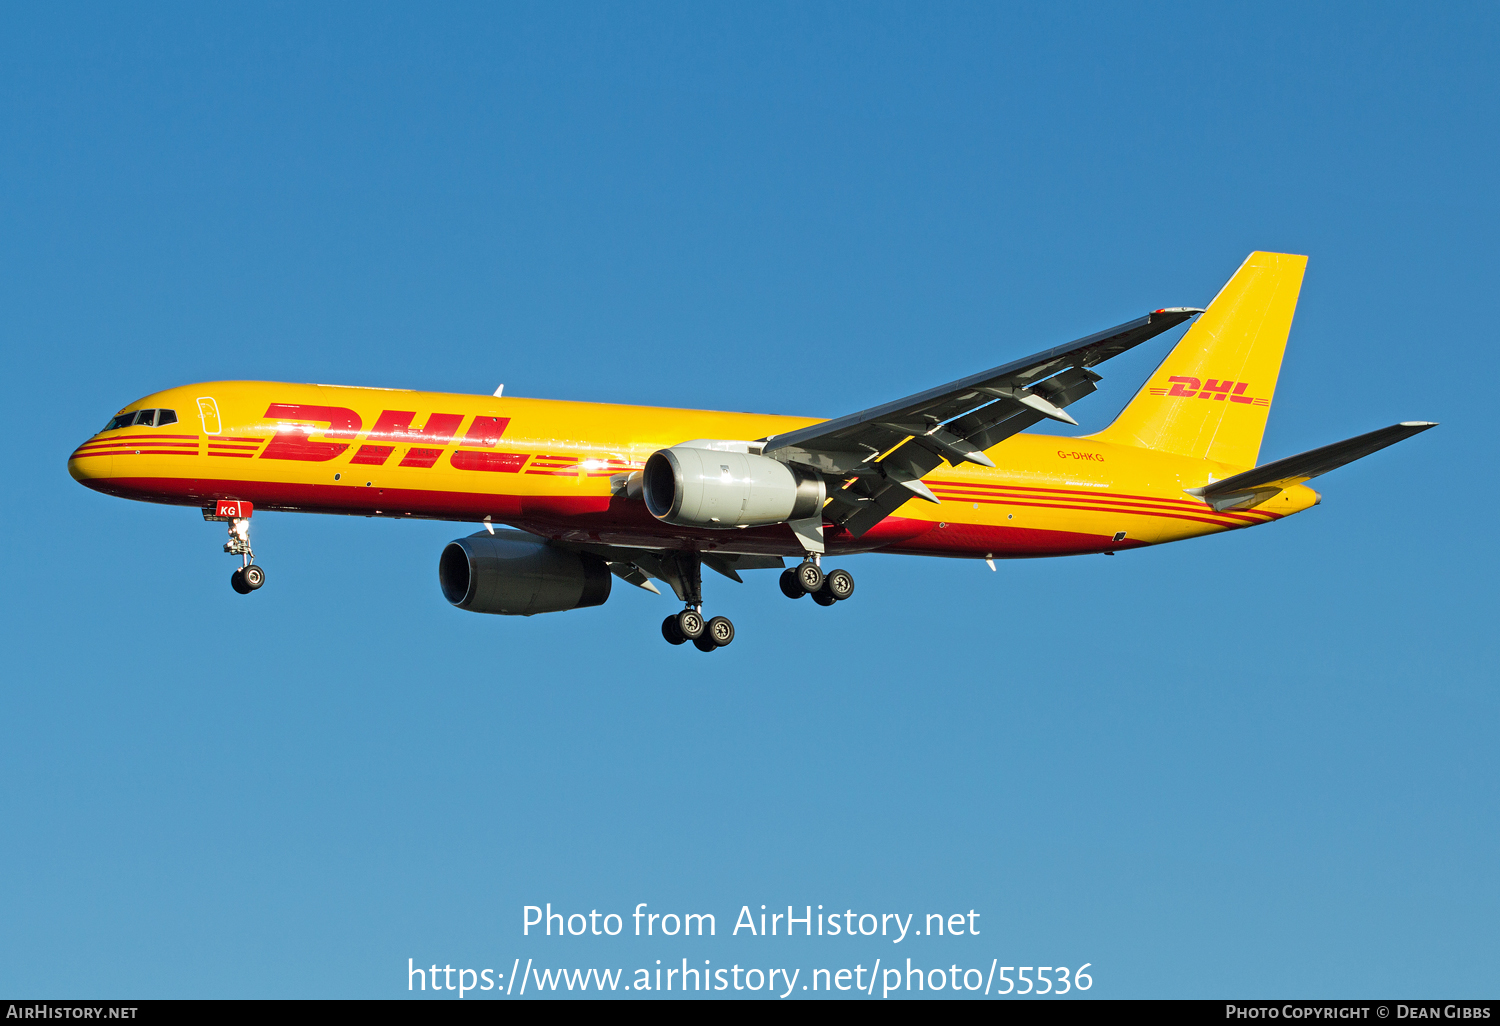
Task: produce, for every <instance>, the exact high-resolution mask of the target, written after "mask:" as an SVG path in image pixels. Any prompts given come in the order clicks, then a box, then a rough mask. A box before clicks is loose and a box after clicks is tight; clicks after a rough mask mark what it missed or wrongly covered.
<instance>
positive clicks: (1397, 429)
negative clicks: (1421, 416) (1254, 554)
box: [1183, 420, 1437, 510]
mask: <svg viewBox="0 0 1500 1026" xmlns="http://www.w3.org/2000/svg"><path fill="white" fill-rule="evenodd" d="M1434 427H1437V424H1435V423H1432V422H1430V421H1423V420H1408V421H1403V422H1401V423H1400V424H1392V425H1391V426H1390V427H1385V428H1381V429H1380V430H1379V431H1371V432H1370V433H1368V434H1364V435H1358V436H1356V437H1354V438H1347V439H1345V440H1344V441H1342V442H1334V443H1333V444H1332V445H1325V446H1322V447H1320V448H1317V449H1309V450H1308V451H1307V452H1303V453H1298V454H1297V455H1296V456H1288V457H1286V458H1285V459H1280V460H1274V461H1272V462H1270V463H1267V464H1266V465H1265V466H1261V467H1256V468H1255V469H1254V470H1247V471H1245V472H1244V473H1243V474H1235V475H1234V476H1233V477H1226V478H1225V479H1224V480H1222V481H1214V482H1212V483H1210V484H1206V485H1204V486H1203V487H1202V488H1185V489H1183V491H1185V492H1187V493H1188V494H1189V495H1193V496H1196V497H1197V498H1200V499H1202V500H1203V501H1204V502H1206V503H1208V504H1209V505H1210V506H1212V507H1213V508H1214V509H1217V510H1225V509H1243V508H1248V507H1251V506H1256V505H1259V504H1260V503H1262V502H1264V501H1265V500H1266V499H1268V498H1270V497H1271V496H1272V495H1275V494H1276V493H1277V492H1279V491H1281V490H1282V489H1283V488H1290V487H1292V486H1293V485H1299V484H1301V483H1302V482H1303V481H1309V480H1311V479H1312V478H1315V477H1317V476H1319V475H1320V474H1326V473H1328V472H1329V471H1330V470H1337V469H1338V468H1339V467H1342V466H1343V465H1344V464H1345V463H1353V462H1354V461H1355V460H1357V459H1359V458H1360V457H1362V456H1368V455H1370V453H1372V452H1378V451H1380V450H1381V449H1384V448H1385V447H1386V446H1388V445H1395V444H1396V443H1397V442H1399V441H1401V440H1402V439H1405V438H1410V437H1411V436H1412V435H1417V434H1421V433H1422V432H1423V431H1426V430H1427V429H1428V428H1434Z"/></svg>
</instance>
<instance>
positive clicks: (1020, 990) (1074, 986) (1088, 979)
mask: <svg viewBox="0 0 1500 1026" xmlns="http://www.w3.org/2000/svg"><path fill="white" fill-rule="evenodd" d="M1093 964H1094V963H1092V962H1085V963H1083V965H1081V966H1079V967H1078V971H1077V972H1076V973H1073V974H1072V979H1071V980H1070V979H1069V978H1068V975H1069V970H1068V968H1067V966H1061V965H1060V966H1055V967H1054V966H1050V965H1039V966H1029V965H1023V966H1021V967H1020V968H1019V969H1018V968H1016V967H1015V966H1013V965H1002V966H1001V967H1000V982H1001V983H1004V984H1005V989H1004V990H1000V989H998V988H997V989H996V990H995V993H996V994H1017V995H1020V994H1033V993H1035V994H1066V993H1067V992H1068V991H1070V990H1088V989H1089V988H1090V987H1092V986H1093V985H1094V978H1093V977H1092V976H1090V975H1089V974H1088V973H1086V972H1084V970H1085V969H1087V968H1088V967H1089V966H1091V965H1093ZM1012 972H1014V973H1015V974H1016V975H1015V978H1014V979H1012V978H1011V977H1010V976H1008V975H1006V974H1007V973H1012ZM1031 972H1035V973H1036V976H1035V977H1032V976H1028V975H1027V974H1028V973H1031ZM1048 973H1052V974H1054V975H1053V976H1048V975H1047V974H1048Z"/></svg>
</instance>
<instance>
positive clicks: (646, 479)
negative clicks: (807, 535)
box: [641, 442, 828, 528]
mask: <svg viewBox="0 0 1500 1026" xmlns="http://www.w3.org/2000/svg"><path fill="white" fill-rule="evenodd" d="M706 444H715V443H706ZM717 444H735V443H717ZM738 444H739V445H744V444H745V443H743V442H741V443H738ZM641 478H642V480H641V486H642V492H643V493H644V497H645V500H646V508H647V509H648V510H650V511H651V515H652V516H653V517H655V518H656V519H658V520H660V521H662V522H663V523H667V524H673V525H675V526H678V527H707V528H721V527H723V528H728V527H761V526H765V525H767V524H782V523H785V522H786V521H788V520H802V519H804V518H807V517H813V516H817V515H818V514H819V513H820V512H821V511H822V509H823V502H824V500H826V499H827V497H828V496H827V493H826V491H825V490H824V486H823V480H822V478H820V477H818V476H817V475H816V474H813V473H811V472H808V471H803V470H800V469H798V468H796V467H789V466H787V465H786V464H785V463H779V462H777V461H776V460H773V459H771V458H769V457H767V456H756V455H754V454H752V453H748V452H734V451H728V450H725V449H718V448H706V447H701V448H700V447H698V446H696V445H691V444H688V445H674V446H672V447H671V448H670V449H658V450H657V451H656V452H654V453H652V454H651V456H650V458H649V459H647V460H646V466H645V469H644V470H643V471H642V474H641Z"/></svg>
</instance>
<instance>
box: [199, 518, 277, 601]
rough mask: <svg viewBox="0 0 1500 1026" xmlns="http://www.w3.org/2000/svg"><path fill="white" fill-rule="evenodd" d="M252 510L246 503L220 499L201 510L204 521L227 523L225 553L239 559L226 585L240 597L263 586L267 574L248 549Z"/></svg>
mask: <svg viewBox="0 0 1500 1026" xmlns="http://www.w3.org/2000/svg"><path fill="white" fill-rule="evenodd" d="M254 512H255V507H254V506H253V505H251V504H250V503H248V502H235V501H232V500H228V499H220V500H219V501H218V502H217V503H216V504H215V505H214V506H212V507H209V508H205V509H204V510H203V519H204V520H215V521H220V522H224V523H227V524H229V540H228V541H227V542H225V543H224V551H225V552H227V553H229V554H230V555H231V556H239V557H240V568H239V569H238V570H236V571H235V572H234V573H232V574H230V575H229V586H230V587H231V588H233V589H234V590H235V591H237V592H239V593H240V594H241V595H248V594H250V593H251V592H252V591H257V590H259V588H260V586H261V585H263V584H265V583H266V572H265V571H264V570H262V569H261V568H260V567H258V566H256V565H255V563H254V559H255V553H254V552H253V551H252V550H251V548H250V516H251V514H253V513H254Z"/></svg>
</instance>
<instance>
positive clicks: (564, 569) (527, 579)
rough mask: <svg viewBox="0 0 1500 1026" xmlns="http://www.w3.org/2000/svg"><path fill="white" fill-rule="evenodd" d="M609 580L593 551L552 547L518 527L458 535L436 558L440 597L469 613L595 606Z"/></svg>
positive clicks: (554, 610) (603, 596)
mask: <svg viewBox="0 0 1500 1026" xmlns="http://www.w3.org/2000/svg"><path fill="white" fill-rule="evenodd" d="M613 580H614V576H613V575H612V574H611V573H610V572H609V567H608V566H606V565H605V562H604V560H602V559H600V558H599V557H598V556H594V555H590V554H589V553H586V552H569V551H568V550H566V549H560V548H557V547H556V546H554V545H549V544H548V543H547V542H545V541H543V540H542V539H540V538H537V537H535V536H534V535H530V534H527V533H526V532H524V531H510V530H505V531H496V532H495V533H494V534H493V535H492V534H488V533H486V532H481V533H479V534H473V535H470V536H469V537H467V538H459V539H458V540H457V541H451V542H449V543H448V547H447V548H445V549H443V555H442V557H441V558H440V559H439V560H438V583H439V584H441V585H442V587H443V597H444V598H446V599H447V600H448V601H449V602H452V603H453V604H454V605H455V606H457V607H458V608H459V609H467V610H469V611H470V612H474V613H502V614H505V615H508V616H531V615H533V614H535V613H557V612H561V611H562V610H564V609H580V608H582V607H584V606H600V605H603V604H604V600H605V599H607V598H609V588H610V584H611V582H613Z"/></svg>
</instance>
